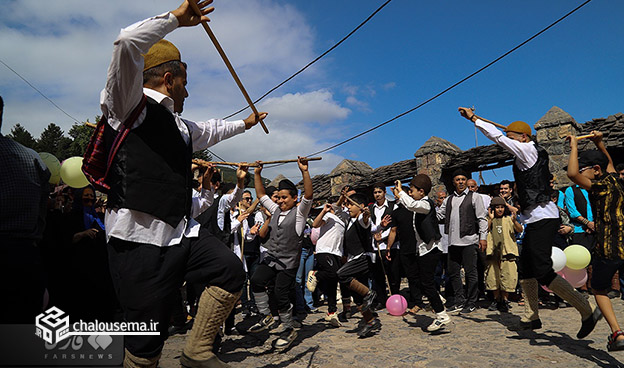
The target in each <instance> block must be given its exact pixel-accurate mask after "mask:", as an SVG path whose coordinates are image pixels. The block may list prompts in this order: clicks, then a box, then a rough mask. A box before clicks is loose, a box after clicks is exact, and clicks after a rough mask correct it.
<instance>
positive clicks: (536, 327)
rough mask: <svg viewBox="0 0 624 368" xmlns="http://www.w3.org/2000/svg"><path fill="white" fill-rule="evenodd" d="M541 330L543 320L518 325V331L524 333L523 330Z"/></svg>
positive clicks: (521, 322)
mask: <svg viewBox="0 0 624 368" xmlns="http://www.w3.org/2000/svg"><path fill="white" fill-rule="evenodd" d="M540 328H542V320H541V319H539V318H538V319H535V320H533V321H531V322H523V321H520V324H519V325H518V330H520V331H522V330H539V329H540Z"/></svg>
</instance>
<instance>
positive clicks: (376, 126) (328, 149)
mask: <svg viewBox="0 0 624 368" xmlns="http://www.w3.org/2000/svg"><path fill="white" fill-rule="evenodd" d="M591 1H592V0H587V1H585V2H584V3H582V4H581V5H579V6H577V7H576V8H574V9H573V10H571V11H570V12H568V13H567V14H566V15H564V16H562V17H561V18H559V19H557V20H556V21H555V22H553V23H551V24H550V25H549V26H548V27H546V28H544V29H542V30H541V31H539V32H537V33H536V34H534V35H533V36H531V37H529V38H528V39H527V40H525V41H524V42H522V43H520V44H519V45H517V46H516V47H514V48H513V49H511V50H509V51H507V52H506V53H504V54H503V55H501V56H499V57H497V58H496V59H494V60H493V61H491V62H489V63H488V64H486V65H485V66H483V67H482V68H480V69H478V70H477V71H475V72H473V73H472V74H470V75H468V76H467V77H465V78H463V79H461V80H460V81H459V82H456V83H455V84H453V85H451V86H450V87H447V88H446V89H444V90H443V91H442V92H439V93H438V94H436V95H435V96H433V97H431V98H429V99H427V100H426V101H424V102H422V103H420V104H419V105H417V106H415V107H413V108H411V109H409V110H407V111H405V112H403V113H401V114H399V115H397V116H395V117H393V118H392V119H389V120H386V121H384V122H383V123H381V124H378V125H375V126H374V127H372V128H370V129H367V130H365V131H363V132H361V133H359V134H356V135H354V136H353V137H351V138H348V139H345V140H343V141H341V142H339V143H336V144H334V145H332V146H330V147H327V148H325V149H323V150H320V151H318V152H314V153H311V154H309V155H308V156H315V155H318V154H321V153H324V152H327V151H330V150H332V149H334V148H336V147H338V146H341V145H343V144H345V143H348V142H351V141H352V140H354V139H356V138H359V137H361V136H363V135H365V134H368V133H370V132H372V131H373V130H376V129H379V128H381V127H382V126H384V125H387V124H390V123H391V122H393V121H395V120H397V119H398V118H401V117H403V116H405V115H407V114H409V113H411V112H413V111H415V110H417V109H419V108H420V107H422V106H424V105H426V104H428V103H429V102H431V101H433V100H435V99H436V98H438V97H440V96H442V95H443V94H445V93H446V92H448V91H450V90H452V89H453V88H455V87H457V86H459V85H460V84H462V83H464V82H465V81H467V80H468V79H470V78H472V77H474V76H475V75H477V74H479V73H481V72H482V71H484V70H485V69H487V68H489V67H490V66H492V65H494V64H495V63H497V62H498V61H500V60H501V59H503V58H504V57H506V56H507V55H509V54H511V53H512V52H514V51H516V50H517V49H519V48H520V47H522V46H524V45H525V44H527V43H529V42H530V41H532V40H533V39H534V38H536V37H538V36H539V35H541V34H542V33H544V32H546V31H547V30H549V29H550V28H552V27H553V26H555V25H556V24H557V23H559V22H561V21H562V20H564V19H565V18H567V17H568V16H570V15H572V14H573V13H575V12H576V11H577V10H579V9H581V8H582V7H584V6H585V5H587V4H588V3H590V2H591ZM278 165H281V164H278Z"/></svg>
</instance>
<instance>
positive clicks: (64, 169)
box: [61, 156, 89, 188]
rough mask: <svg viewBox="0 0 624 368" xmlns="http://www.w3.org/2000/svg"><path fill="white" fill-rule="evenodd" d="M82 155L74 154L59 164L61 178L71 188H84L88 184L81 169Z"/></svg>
mask: <svg viewBox="0 0 624 368" xmlns="http://www.w3.org/2000/svg"><path fill="white" fill-rule="evenodd" d="M81 167H82V157H79V156H74V157H70V158H68V159H67V160H65V161H63V164H62V165H61V179H63V182H64V183H65V184H67V185H69V186H70V187H72V188H84V187H86V186H87V185H89V181H88V180H87V177H86V176H85V175H84V173H83V172H82V170H81V169H80V168H81Z"/></svg>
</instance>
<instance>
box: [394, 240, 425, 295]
mask: <svg viewBox="0 0 624 368" xmlns="http://www.w3.org/2000/svg"><path fill="white" fill-rule="evenodd" d="M400 258H401V266H402V267H403V271H404V272H405V277H406V278H407V284H408V286H409V300H408V301H407V304H408V305H409V306H414V305H418V306H420V307H424V304H423V300H422V292H421V290H420V287H421V285H420V270H419V266H418V265H419V261H418V258H419V257H418V254H416V253H410V254H405V253H403V252H400Z"/></svg>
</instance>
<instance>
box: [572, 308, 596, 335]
mask: <svg viewBox="0 0 624 368" xmlns="http://www.w3.org/2000/svg"><path fill="white" fill-rule="evenodd" d="M601 318H602V312H601V311H600V308H598V307H596V308H595V309H594V312H593V313H592V314H591V315H590V316H589V317H587V318H585V319H584V320H583V323H582V324H581V329H580V330H579V332H578V333H577V334H576V338H577V339H582V338H584V337H586V336H587V335H589V334H590V333H591V332H592V330H593V329H594V327H596V323H597V322H598V321H599V320H600V319H601Z"/></svg>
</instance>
